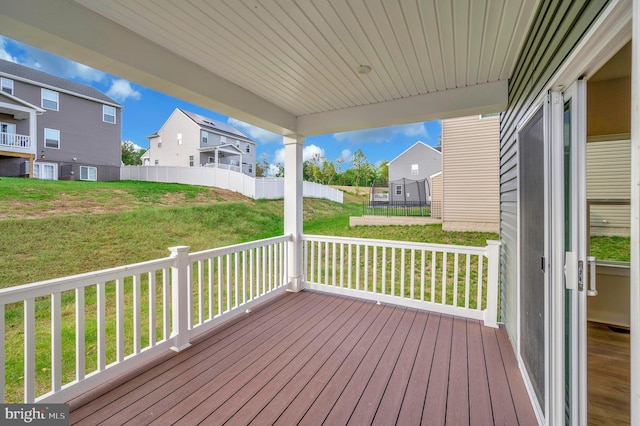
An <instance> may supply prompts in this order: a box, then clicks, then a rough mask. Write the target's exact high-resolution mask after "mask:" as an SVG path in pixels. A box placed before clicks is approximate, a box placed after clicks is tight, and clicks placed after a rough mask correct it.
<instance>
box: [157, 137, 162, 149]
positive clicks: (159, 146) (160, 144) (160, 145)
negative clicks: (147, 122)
mask: <svg viewBox="0 0 640 426" xmlns="http://www.w3.org/2000/svg"><path fill="white" fill-rule="evenodd" d="M158 148H162V137H161V136H158Z"/></svg>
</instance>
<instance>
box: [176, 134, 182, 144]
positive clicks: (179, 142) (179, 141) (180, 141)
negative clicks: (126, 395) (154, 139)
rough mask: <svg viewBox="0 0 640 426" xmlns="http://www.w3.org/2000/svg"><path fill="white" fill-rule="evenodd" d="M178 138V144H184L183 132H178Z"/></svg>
mask: <svg viewBox="0 0 640 426" xmlns="http://www.w3.org/2000/svg"><path fill="white" fill-rule="evenodd" d="M176 138H177V139H178V145H182V133H178V136H176Z"/></svg>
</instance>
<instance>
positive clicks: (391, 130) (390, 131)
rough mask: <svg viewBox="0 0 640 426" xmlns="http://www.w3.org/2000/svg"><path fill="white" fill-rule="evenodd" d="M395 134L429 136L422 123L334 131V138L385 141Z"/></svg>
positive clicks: (358, 142) (350, 140)
mask: <svg viewBox="0 0 640 426" xmlns="http://www.w3.org/2000/svg"><path fill="white" fill-rule="evenodd" d="M396 135H402V136H407V137H417V136H424V137H425V138H429V134H428V133H427V128H426V127H425V125H424V123H413V124H405V125H402V126H391V127H380V128H376V129H365V130H354V131H351V132H341V133H335V134H334V135H333V137H334V139H336V140H337V141H339V142H347V143H353V144H360V143H365V142H375V143H380V142H387V141H389V140H391V139H393V137H394V136H396Z"/></svg>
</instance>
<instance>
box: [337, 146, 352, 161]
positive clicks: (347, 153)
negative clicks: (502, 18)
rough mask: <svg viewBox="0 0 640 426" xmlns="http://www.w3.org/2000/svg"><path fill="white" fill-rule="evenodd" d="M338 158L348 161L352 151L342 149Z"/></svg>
mask: <svg viewBox="0 0 640 426" xmlns="http://www.w3.org/2000/svg"><path fill="white" fill-rule="evenodd" d="M339 159H340V160H342V161H343V162H345V163H350V162H351V160H353V153H352V152H351V150H349V149H343V150H342V152H341V153H340V158H339Z"/></svg>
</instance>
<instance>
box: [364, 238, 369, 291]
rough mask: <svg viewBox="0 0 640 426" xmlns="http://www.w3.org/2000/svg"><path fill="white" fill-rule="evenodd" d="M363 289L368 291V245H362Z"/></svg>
mask: <svg viewBox="0 0 640 426" xmlns="http://www.w3.org/2000/svg"><path fill="white" fill-rule="evenodd" d="M364 291H369V246H368V245H365V246H364Z"/></svg>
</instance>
